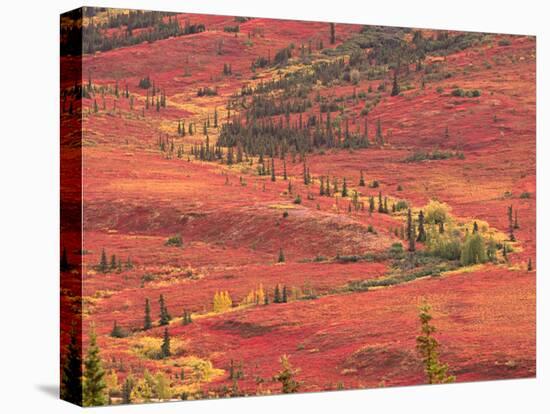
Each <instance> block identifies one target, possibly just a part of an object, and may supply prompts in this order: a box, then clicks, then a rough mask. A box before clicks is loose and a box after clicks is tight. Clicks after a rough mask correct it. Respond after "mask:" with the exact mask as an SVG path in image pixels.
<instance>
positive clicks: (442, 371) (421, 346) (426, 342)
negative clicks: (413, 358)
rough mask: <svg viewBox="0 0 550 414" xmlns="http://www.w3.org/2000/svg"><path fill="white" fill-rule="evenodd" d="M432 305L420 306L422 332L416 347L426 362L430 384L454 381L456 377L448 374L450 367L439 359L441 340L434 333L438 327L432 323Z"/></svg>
mask: <svg viewBox="0 0 550 414" xmlns="http://www.w3.org/2000/svg"><path fill="white" fill-rule="evenodd" d="M430 311H431V307H430V306H429V305H428V304H424V305H422V306H421V308H420V313H419V315H418V316H419V318H420V323H421V334H420V335H419V336H417V337H416V349H417V350H418V353H419V354H420V357H421V358H422V362H423V363H424V372H425V373H426V377H427V380H428V384H444V383H449V382H454V381H455V379H456V378H455V377H454V376H452V375H449V374H448V372H447V371H448V369H449V367H448V366H447V364H442V363H441V362H440V361H439V342H438V341H437V339H435V337H434V336H433V334H434V333H435V332H436V329H435V327H434V326H433V325H431V324H430V322H431V320H432V315H431V313H430Z"/></svg>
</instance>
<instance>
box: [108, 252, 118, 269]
mask: <svg viewBox="0 0 550 414" xmlns="http://www.w3.org/2000/svg"><path fill="white" fill-rule="evenodd" d="M109 269H110V270H115V269H116V255H114V254H113V255H111V264H110V265H109Z"/></svg>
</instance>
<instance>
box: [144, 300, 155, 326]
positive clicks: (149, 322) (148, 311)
mask: <svg viewBox="0 0 550 414" xmlns="http://www.w3.org/2000/svg"><path fill="white" fill-rule="evenodd" d="M152 327H153V322H152V320H151V304H150V303H149V298H146V299H145V320H144V323H143V329H144V330H147V329H151V328H152Z"/></svg>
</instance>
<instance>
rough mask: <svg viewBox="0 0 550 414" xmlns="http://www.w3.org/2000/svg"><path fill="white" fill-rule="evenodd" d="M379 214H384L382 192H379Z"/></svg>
mask: <svg viewBox="0 0 550 414" xmlns="http://www.w3.org/2000/svg"><path fill="white" fill-rule="evenodd" d="M378 212H379V213H383V212H384V204H383V202H382V191H379V192H378Z"/></svg>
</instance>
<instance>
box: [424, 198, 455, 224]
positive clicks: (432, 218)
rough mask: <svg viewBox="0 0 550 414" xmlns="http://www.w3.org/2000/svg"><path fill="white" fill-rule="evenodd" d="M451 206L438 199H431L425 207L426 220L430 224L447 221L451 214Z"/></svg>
mask: <svg viewBox="0 0 550 414" xmlns="http://www.w3.org/2000/svg"><path fill="white" fill-rule="evenodd" d="M449 211H450V207H449V206H448V205H447V204H445V203H440V202H439V201H437V200H431V201H430V202H429V203H428V205H426V207H424V220H425V221H426V223H428V224H439V223H445V222H446V221H447V218H448V216H449Z"/></svg>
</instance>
